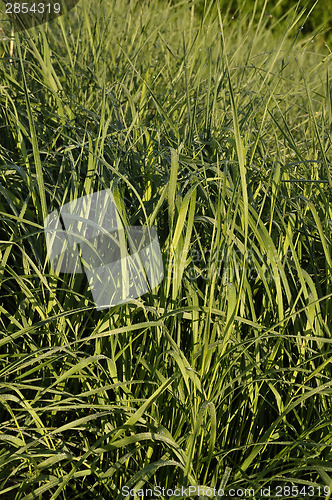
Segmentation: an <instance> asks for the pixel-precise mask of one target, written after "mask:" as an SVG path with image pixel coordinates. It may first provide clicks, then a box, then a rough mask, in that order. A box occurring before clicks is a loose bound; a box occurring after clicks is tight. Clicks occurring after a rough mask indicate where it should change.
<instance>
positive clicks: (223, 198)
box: [0, 0, 332, 500]
mask: <svg viewBox="0 0 332 500" xmlns="http://www.w3.org/2000/svg"><path fill="white" fill-rule="evenodd" d="M196 3H197V2H183V1H182V2H178V3H177V4H176V5H174V3H173V4H171V3H169V4H168V3H167V2H157V1H146V2H145V1H144V2H139V1H128V2H123V0H110V1H106V0H94V1H93V2H88V1H87V0H81V1H80V2H79V4H78V5H77V6H76V8H75V9H73V10H72V11H71V12H70V13H68V15H66V16H63V17H60V18H58V19H57V20H55V21H52V22H51V23H49V24H48V25H43V26H39V27H38V28H34V29H31V30H29V31H26V32H24V33H19V34H16V35H15V44H14V52H13V57H12V60H10V41H9V40H2V41H0V56H1V58H0V116H1V124H0V256H1V259H0V262H1V265H0V289H1V292H0V297H1V299H0V314H1V318H0V325H1V327H0V330H1V333H0V373H1V377H0V415H1V417H0V485H1V493H0V498H4V499H9V500H11V499H15V500H23V499H24V500H33V499H43V500H44V499H52V500H54V499H56V498H59V499H60V498H61V499H63V500H69V499H84V500H90V499H91V500H92V499H93V500H98V499H100V500H102V499H113V498H114V499H124V498H126V499H128V498H139V496H138V495H136V497H133V496H131V497H130V496H129V495H127V496H125V495H123V494H122V492H123V490H122V488H123V487H124V486H127V487H130V488H134V489H136V490H138V489H139V488H147V487H150V488H152V487H154V486H156V485H160V486H163V487H165V488H166V487H167V488H175V487H176V486H182V485H183V486H186V485H203V486H210V487H216V488H221V487H222V488H224V489H225V490H227V489H228V488H254V489H255V490H257V489H258V488H260V487H264V486H266V485H273V486H274V487H275V486H277V485H285V484H287V485H293V486H294V487H297V488H298V489H299V491H300V490H301V488H302V489H303V488H308V487H310V486H314V487H318V486H320V487H322V488H323V487H324V486H328V487H331V488H332V479H331V478H332V461H331V445H332V426H331V416H332V415H331V392H332V380H331V354H332V348H331V343H332V336H331V332H332V329H331V325H332V302H331V301H332V274H331V271H332V257H331V226H332V205H331V194H332V170H331V151H332V144H331V134H332V85H331V49H330V47H329V43H328V40H327V39H325V38H324V33H322V31H321V29H320V28H319V29H317V31H316V32H315V31H314V32H311V33H304V32H303V30H301V27H302V26H303V25H304V24H305V21H306V16H307V15H308V10H305V8H302V7H301V6H298V8H297V9H296V6H293V7H291V8H290V9H289V10H288V11H287V13H285V14H283V15H282V16H280V17H277V16H273V17H272V18H271V17H270V10H269V5H268V3H266V2H265V4H264V5H262V6H260V7H259V10H257V9H256V10H257V12H259V15H258V16H257V12H256V13H255V15H251V14H250V11H248V12H247V13H246V14H243V15H241V16H237V17H236V16H232V15H226V14H225V12H224V10H222V9H218V8H215V6H216V2H205V6H204V7H203V10H201V11H200V15H197V12H196ZM257 8H258V7H257ZM232 17H235V18H234V19H232ZM105 188H111V189H112V191H113V194H114V196H115V199H116V201H117V205H118V208H119V210H120V211H121V213H122V217H123V219H124V220H125V221H126V222H127V223H128V225H155V226H156V227H157V231H158V236H159V240H160V245H161V249H162V255H163V259H164V267H165V278H164V280H163V282H162V283H161V285H160V286H159V287H158V288H157V289H155V290H153V291H152V292H151V293H149V294H147V295H145V296H143V297H141V298H139V299H137V300H132V301H131V302H130V303H128V304H125V305H119V306H116V307H113V308H111V309H107V310H104V311H97V310H96V309H95V307H94V303H93V300H92V296H91V293H90V291H89V288H88V284H87V280H86V278H85V276H84V275H83V274H78V275H71V274H57V273H56V272H55V271H54V269H52V266H51V265H50V262H49V260H48V259H47V252H46V244H45V237H44V234H43V221H44V218H45V217H46V215H47V214H48V213H50V212H51V211H52V210H55V209H59V207H61V206H62V205H63V204H65V203H67V202H68V201H70V200H73V199H76V198H77V197H79V196H83V195H85V194H89V193H92V192H94V191H98V190H101V189H105ZM302 491H304V492H305V493H304V495H303V494H302V495H300V494H299V496H298V497H299V498H308V497H309V496H310V495H309V494H308V490H305V489H304V490H302ZM315 491H316V490H315ZM326 491H327V490H326ZM315 495H316V493H315ZM322 496H323V495H321V497H322ZM144 498H148V497H144ZM160 498H168V497H166V496H162V497H160ZM174 498H176V497H175V496H174ZM177 498H179V497H177ZM254 498H260V497H259V496H257V495H256V496H255V497H254ZM280 498H286V497H280ZM313 498H316V496H314V497H313ZM326 498H329V495H327V496H326Z"/></svg>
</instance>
